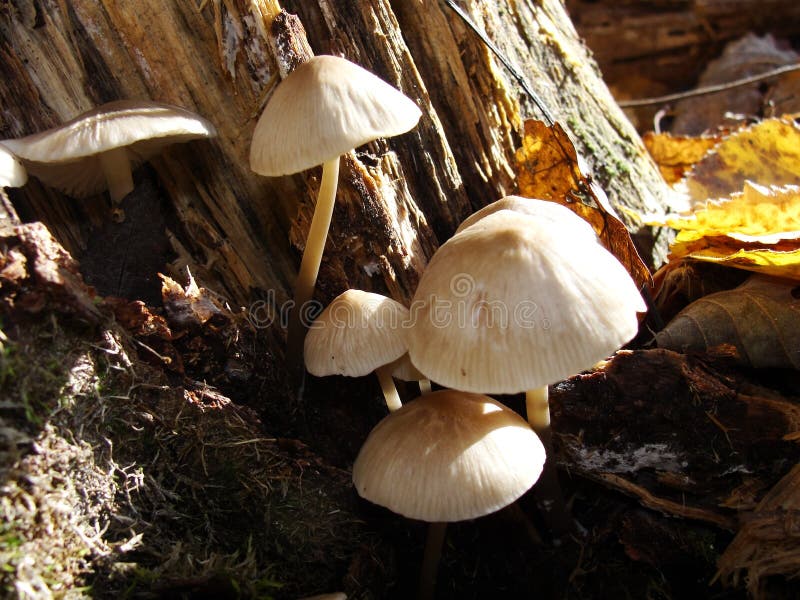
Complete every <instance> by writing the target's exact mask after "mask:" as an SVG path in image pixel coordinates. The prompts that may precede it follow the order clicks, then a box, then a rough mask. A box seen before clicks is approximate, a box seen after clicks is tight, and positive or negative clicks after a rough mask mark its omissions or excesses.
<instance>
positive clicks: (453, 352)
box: [406, 210, 645, 393]
mask: <svg viewBox="0 0 800 600" xmlns="http://www.w3.org/2000/svg"><path fill="white" fill-rule="evenodd" d="M595 239H596V238H589V237H588V236H580V235H573V234H572V226H571V225H570V226H568V227H566V228H562V227H558V226H557V225H556V224H554V223H553V222H552V221H549V220H541V219H539V218H537V217H533V216H529V215H524V214H520V213H518V212H513V211H509V210H500V211H498V212H496V213H494V214H492V215H489V216H487V217H484V218H483V219H481V220H480V221H478V222H477V223H475V224H474V225H472V226H471V227H468V228H467V229H465V230H463V231H462V232H461V233H459V234H458V235H456V236H453V237H452V238H451V239H449V240H448V241H447V242H446V243H445V244H443V245H442V246H441V247H440V248H439V249H438V250H437V252H436V253H435V254H434V256H433V258H432V259H431V261H430V263H429V264H428V267H427V268H426V269H425V272H424V273H423V275H422V278H421V279H420V283H419V286H418V288H417V291H416V293H415V295H414V299H413V302H412V315H413V319H414V323H413V326H412V327H410V328H408V329H407V331H406V337H407V340H408V347H409V355H410V357H411V361H412V362H413V363H414V365H416V367H417V368H418V369H419V370H420V371H422V372H423V373H424V374H425V375H427V376H428V378H429V379H431V380H432V381H435V382H437V383H439V384H441V385H443V386H445V387H450V388H454V389H459V390H466V391H471V392H479V393H517V392H521V391H525V390H529V389H534V388H538V387H542V386H545V385H549V384H551V383H554V382H556V381H560V380H562V379H564V378H566V377H568V376H570V375H573V374H576V373H579V372H580V371H583V370H585V369H588V368H590V367H591V366H592V365H593V364H595V363H596V362H597V361H598V360H600V359H602V358H605V357H606V356H608V355H610V354H611V353H613V352H614V351H615V350H617V349H618V348H619V347H620V346H621V345H622V344H624V343H625V342H627V341H628V340H630V339H631V338H632V337H633V336H634V335H635V334H636V332H637V330H638V318H637V314H636V313H637V312H641V311H644V310H645V305H644V302H643V301H642V298H641V296H640V294H639V291H638V290H637V288H636V285H635V284H634V282H633V280H632V279H631V277H630V275H629V274H628V272H627V271H626V270H625V268H624V267H623V266H622V265H621V264H620V262H619V261H618V260H617V259H616V258H615V257H614V256H613V255H612V254H610V253H609V252H608V251H607V250H606V249H605V248H603V246H601V245H600V244H599V243H598V242H597V241H595Z"/></svg>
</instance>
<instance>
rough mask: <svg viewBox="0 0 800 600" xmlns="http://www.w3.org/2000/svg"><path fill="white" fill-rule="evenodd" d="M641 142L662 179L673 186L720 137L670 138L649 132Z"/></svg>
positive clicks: (665, 134) (670, 136) (666, 135)
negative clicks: (656, 166)
mask: <svg viewBox="0 0 800 600" xmlns="http://www.w3.org/2000/svg"><path fill="white" fill-rule="evenodd" d="M642 140H643V141H644V145H645V147H646V148H647V151H648V152H649V153H650V156H652V157H653V160H654V161H655V163H656V165H658V169H659V170H660V171H661V174H662V175H663V176H664V179H665V180H666V181H667V183H669V184H674V183H677V182H678V181H680V180H681V179H683V176H684V175H685V174H686V172H687V171H688V170H689V169H691V168H692V166H694V164H695V163H697V162H699V161H700V160H701V159H702V158H703V157H704V156H705V155H706V153H707V152H708V151H709V150H711V148H713V147H714V146H716V145H717V143H719V141H720V137H719V136H714V137H706V136H701V137H689V136H672V135H670V134H669V133H654V132H652V131H651V132H648V133H646V134H645V135H644V137H643V138H642Z"/></svg>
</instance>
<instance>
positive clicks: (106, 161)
mask: <svg viewBox="0 0 800 600" xmlns="http://www.w3.org/2000/svg"><path fill="white" fill-rule="evenodd" d="M215 134H216V132H215V130H214V127H213V125H211V123H209V122H208V121H206V120H205V119H203V118H202V117H200V116H199V115H196V114H195V113H193V112H191V111H189V110H186V109H184V108H179V107H177V106H170V105H168V104H161V103H158V102H151V101H148V100H117V101H115V102H109V103H107V104H103V105H102V106H98V107H97V108H94V109H92V110H90V111H88V112H85V113H83V114H81V115H78V116H77V117H75V118H74V119H71V120H70V121H67V122H66V123H64V124H63V125H61V126H60V127H55V128H53V129H48V130H47V131H42V132H39V133H35V134H33V135H29V136H27V137H23V138H18V139H9V140H3V141H1V142H0V144H2V145H4V146H6V147H7V148H8V149H10V150H11V151H12V152H14V154H16V155H17V156H18V157H19V158H20V159H21V161H22V162H23V164H24V165H25V167H26V168H27V169H28V172H29V173H30V174H31V175H34V176H35V177H37V178H39V179H41V180H42V181H43V182H44V183H46V184H47V185H50V186H52V187H54V188H56V189H58V190H60V191H62V192H64V193H65V194H68V195H70V196H74V197H76V198H85V197H88V196H92V195H94V194H98V193H100V192H102V191H103V190H106V189H108V192H109V195H110V197H111V202H112V206H113V208H114V210H115V214H116V216H117V217H118V218H119V219H121V218H124V217H123V216H122V212H121V209H120V208H119V204H120V202H121V201H122V199H123V198H124V197H125V196H126V195H128V194H129V193H130V192H131V191H133V175H132V171H133V169H135V168H136V167H137V166H139V165H140V164H141V163H142V162H144V161H145V160H148V159H149V158H150V157H152V156H153V155H155V154H157V153H158V152H160V151H161V150H162V149H163V148H164V147H165V146H167V145H169V144H174V143H178V142H187V141H189V140H193V139H197V138H204V137H211V136H213V135H215Z"/></svg>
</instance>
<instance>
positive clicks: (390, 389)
mask: <svg viewBox="0 0 800 600" xmlns="http://www.w3.org/2000/svg"><path fill="white" fill-rule="evenodd" d="M375 374H376V375H377V376H378V381H380V383H381V391H383V397H384V398H385V399H386V406H387V407H388V408H389V412H394V411H396V410H397V409H398V408H400V407H401V406H403V403H402V402H401V401H400V394H398V393H397V386H396V385H395V384H394V379H392V363H389V364H388V365H383V366H381V367H378V368H377V369H375Z"/></svg>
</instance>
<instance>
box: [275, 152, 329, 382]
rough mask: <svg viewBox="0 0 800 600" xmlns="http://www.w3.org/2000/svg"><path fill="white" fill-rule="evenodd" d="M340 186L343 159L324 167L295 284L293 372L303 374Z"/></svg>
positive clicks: (289, 347) (290, 342) (290, 344)
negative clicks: (307, 338)
mask: <svg viewBox="0 0 800 600" xmlns="http://www.w3.org/2000/svg"><path fill="white" fill-rule="evenodd" d="M338 183H339V157H338V156H337V157H336V158H334V159H333V160H329V161H327V162H325V163H323V165H322V181H321V182H320V186H319V193H318V194H317V204H316V206H315V207H314V216H313V217H312V218H311V228H310V229H309V230H308V238H307V239H306V247H305V250H304V251H303V258H302V259H301V261H300V271H299V272H298V274H297V279H296V281H295V285H294V306H293V307H292V312H291V315H290V317H289V327H288V332H287V341H286V364H287V367H288V368H289V369H290V370H291V371H296V372H297V371H300V370H301V368H302V362H303V360H302V359H303V340H304V339H305V332H306V325H307V323H304V322H303V318H304V317H306V318H307V317H308V311H309V309H310V307H309V306H308V302H309V301H310V300H311V298H312V297H313V296H314V287H315V286H316V284H317V275H318V274H319V265H320V263H321V262H322V253H323V252H324V251H325V240H326V239H327V238H328V227H330V224H331V217H332V216H333V207H334V205H335V204H336V187H337V185H338Z"/></svg>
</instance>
